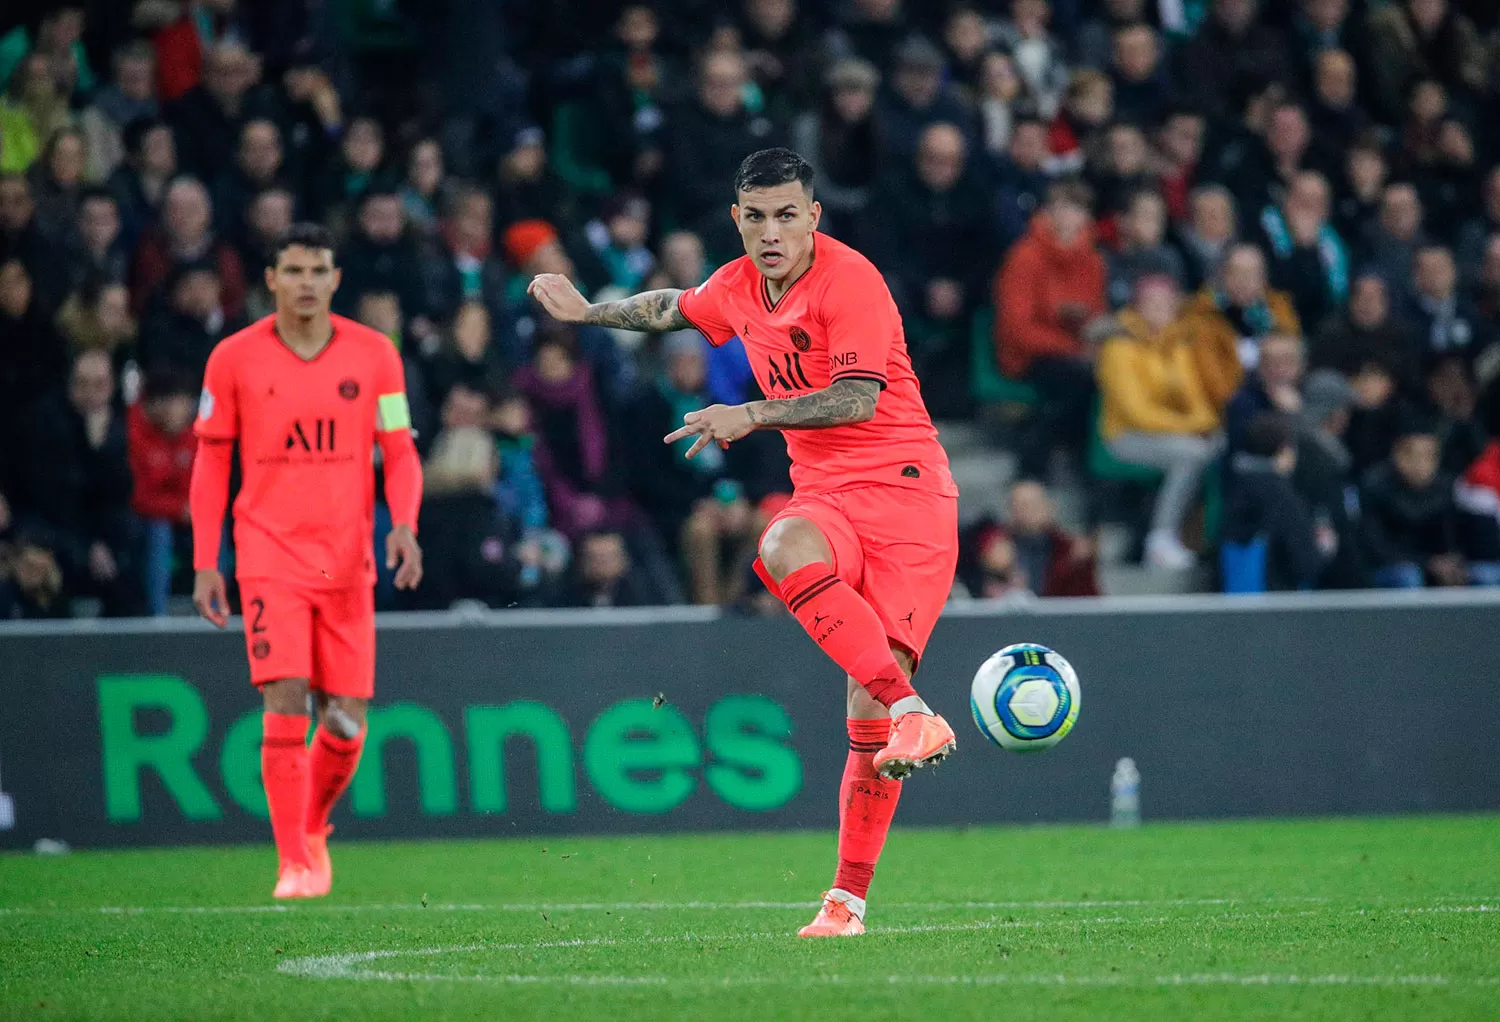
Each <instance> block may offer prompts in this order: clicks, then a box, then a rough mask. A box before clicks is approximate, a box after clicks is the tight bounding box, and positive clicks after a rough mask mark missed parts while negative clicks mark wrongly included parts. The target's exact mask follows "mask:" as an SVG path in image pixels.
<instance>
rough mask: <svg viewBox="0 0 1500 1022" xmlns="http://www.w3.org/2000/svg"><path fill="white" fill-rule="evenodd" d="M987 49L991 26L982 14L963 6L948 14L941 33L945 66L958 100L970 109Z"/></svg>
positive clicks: (973, 102) (981, 74)
mask: <svg viewBox="0 0 1500 1022" xmlns="http://www.w3.org/2000/svg"><path fill="white" fill-rule="evenodd" d="M989 45H990V26H989V24H988V22H986V21H985V20H984V15H983V14H981V13H980V12H979V11H977V10H976V9H974V8H973V7H969V6H967V5H963V4H960V5H957V6H955V7H953V8H952V9H951V10H950V11H949V12H948V14H947V16H946V18H945V19H944V20H943V32H942V46H943V57H944V62H945V64H946V65H947V68H948V75H949V77H950V78H951V79H952V81H953V83H954V85H956V86H957V88H958V93H959V96H961V97H962V98H963V101H964V102H965V103H967V104H969V105H970V106H973V105H974V104H975V101H976V99H977V98H978V95H979V86H980V79H981V78H982V77H983V75H984V58H985V55H986V53H987V52H989ZM996 52H998V51H996ZM1019 84H1020V83H1019V81H1018V82H1017V85H1019Z"/></svg>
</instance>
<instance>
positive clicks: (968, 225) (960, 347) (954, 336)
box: [866, 124, 996, 415]
mask: <svg viewBox="0 0 1500 1022" xmlns="http://www.w3.org/2000/svg"><path fill="white" fill-rule="evenodd" d="M915 162H916V167H915V170H914V171H913V172H907V173H903V174H901V175H899V176H896V177H893V178H891V179H890V180H888V181H887V182H886V183H885V184H884V185H882V187H881V190H880V191H879V192H878V193H877V198H876V200H875V203H876V205H877V206H878V207H879V208H880V209H881V210H882V211H883V212H882V213H881V215H880V216H879V217H878V218H877V219H878V222H879V227H880V229H881V230H880V234H879V235H878V236H877V237H876V238H872V239H871V243H870V244H869V245H868V246H867V248H866V251H867V253H868V254H869V255H870V257H871V258H872V259H873V260H874V262H875V264H876V265H877V266H879V267H880V268H881V271H882V272H883V273H884V274H885V278H886V281H887V283H888V284H889V285H890V288H891V293H892V294H893V295H894V296H895V298H896V302H897V304H898V305H900V306H901V309H902V311H903V313H904V315H905V317H906V323H907V331H908V344H909V345H910V347H911V349H912V357H913V360H914V361H915V362H916V364H917V371H918V373H919V374H941V373H943V372H945V371H947V370H951V368H952V366H953V363H954V361H955V359H956V361H957V363H958V364H959V366H965V365H967V361H968V344H967V342H968V337H967V326H966V324H967V315H968V314H969V313H970V312H971V311H972V310H973V308H974V306H975V305H976V304H978V302H979V301H980V300H981V296H982V295H983V293H984V286H985V283H986V281H987V278H988V276H989V268H990V267H991V266H992V265H993V264H994V259H995V253H996V245H995V239H994V236H993V234H992V233H991V229H990V224H991V221H990V218H989V216H988V213H989V208H988V207H989V200H988V198H987V197H986V196H985V194H984V191H983V189H982V188H981V186H980V184H979V181H978V179H977V176H976V175H975V174H974V173H973V172H972V171H970V169H969V166H968V146H967V143H966V142H965V141H964V136H963V133H962V132H961V131H960V130H959V129H958V128H957V127H956V126H955V125H952V124H933V125H930V126H928V127H927V128H926V129H924V130H923V132H922V137H921V141H920V143H919V144H918V148H917V155H916V161H915ZM960 371H962V370H960ZM959 389H960V390H962V388H961V387H960V388H959ZM940 396H941V395H940V394H937V393H935V392H930V393H929V396H928V400H929V402H931V401H932V400H934V399H935V398H939V397H940ZM940 403H941V402H940ZM935 414H939V415H941V414H943V412H942V411H941V410H938V411H936V412H935Z"/></svg>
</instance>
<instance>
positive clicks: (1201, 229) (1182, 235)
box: [1175, 185, 1237, 291]
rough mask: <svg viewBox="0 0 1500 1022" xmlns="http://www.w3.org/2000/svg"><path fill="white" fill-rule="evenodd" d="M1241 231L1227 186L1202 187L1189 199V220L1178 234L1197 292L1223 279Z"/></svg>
mask: <svg viewBox="0 0 1500 1022" xmlns="http://www.w3.org/2000/svg"><path fill="white" fill-rule="evenodd" d="M1236 232H1237V226H1236V220H1235V212H1234V196H1233V195H1231V194H1230V193H1229V189H1228V188H1225V187H1224V186H1223V185H1201V186H1199V187H1197V188H1194V189H1193V191H1192V193H1191V194H1190V195H1189V197H1188V219H1187V222H1186V223H1184V224H1182V225H1180V226H1179V227H1178V228H1177V230H1176V232H1175V235H1176V241H1177V245H1178V247H1179V248H1180V249H1181V250H1182V253H1183V255H1184V257H1185V264H1186V265H1185V267H1184V269H1185V271H1186V274H1187V285H1188V287H1190V288H1192V289H1193V290H1195V291H1196V290H1197V289H1198V288H1201V287H1203V286H1204V285H1205V284H1208V283H1211V282H1213V281H1215V280H1218V279H1219V276H1220V273H1221V272H1222V270H1223V266H1224V259H1225V257H1226V256H1227V255H1228V254H1229V250H1230V248H1231V247H1232V246H1233V245H1234V240H1235V235H1236Z"/></svg>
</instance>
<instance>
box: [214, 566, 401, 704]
mask: <svg viewBox="0 0 1500 1022" xmlns="http://www.w3.org/2000/svg"><path fill="white" fill-rule="evenodd" d="M240 605H241V609H242V610H243V613H244V616H245V651H246V652H247V653H249V655H250V680H251V682H253V683H254V684H256V685H264V684H265V683H266V682H268V681H280V680H282V679H283V678H306V679H307V680H308V685H309V687H310V688H311V689H312V690H313V691H314V692H324V693H327V694H328V695H334V696H351V697H354V698H357V699H369V698H370V697H371V696H373V695H374V694H375V590H374V588H373V587H371V586H350V587H348V588H345V589H312V588H308V587H304V586H299V585H287V584H286V583H282V582H274V581H271V580H269V579H261V578H246V579H241V580H240Z"/></svg>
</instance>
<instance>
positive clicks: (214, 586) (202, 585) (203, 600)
mask: <svg viewBox="0 0 1500 1022" xmlns="http://www.w3.org/2000/svg"><path fill="white" fill-rule="evenodd" d="M193 606H194V607H197V608H198V613H199V614H201V615H202V616H203V620H205V621H207V622H209V623H210V624H212V625H214V626H215V627H218V628H223V627H224V625H225V623H226V622H227V621H228V620H229V591H228V590H227V589H225V588H224V576H223V575H221V574H219V573H218V572H217V571H200V572H197V573H196V574H195V575H193Z"/></svg>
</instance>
